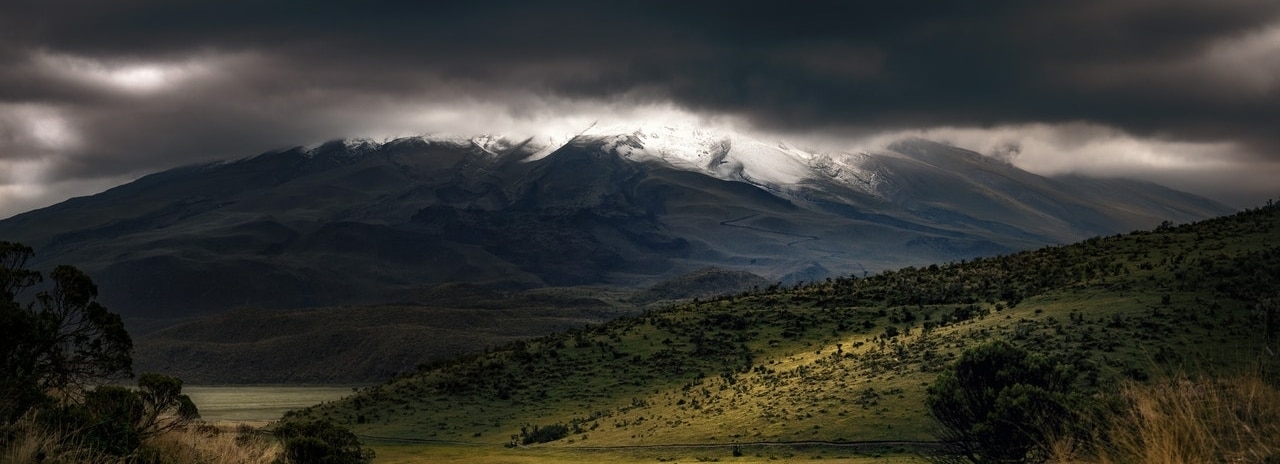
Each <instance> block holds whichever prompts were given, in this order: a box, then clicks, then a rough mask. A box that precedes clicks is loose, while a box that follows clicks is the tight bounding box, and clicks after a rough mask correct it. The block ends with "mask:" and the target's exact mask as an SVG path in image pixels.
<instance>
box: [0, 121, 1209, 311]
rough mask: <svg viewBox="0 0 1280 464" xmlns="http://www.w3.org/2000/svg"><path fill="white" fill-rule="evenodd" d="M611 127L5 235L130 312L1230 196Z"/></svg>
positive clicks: (1044, 226)
mask: <svg viewBox="0 0 1280 464" xmlns="http://www.w3.org/2000/svg"><path fill="white" fill-rule="evenodd" d="M604 130H605V129H600V128H594V127H593V128H591V129H588V130H586V131H583V132H582V133H580V134H577V135H575V136H572V137H566V138H563V139H561V140H563V142H559V141H556V140H550V141H548V140H542V139H534V138H522V139H506V138H503V137H497V136H484V137H468V138H449V137H440V138H430V137H412V138H401V139H394V140H390V141H386V142H373V141H362V140H345V141H344V140H339V141H332V142H327V143H324V144H321V145H319V146H316V147H312V148H305V147H294V148H290V149H285V150H275V151H269V152H265V153H262V154H259V155H255V156H251V157H246V158H241V159H238V160H231V161H220V162H215V163H206V164H202V165H193V166H186V167H181V168H176V169H172V170H168V171H164V172H160V173H155V174H151V175H148V176H144V177H142V178H140V179H138V180H137V181H135V182H132V183H129V184H125V185H122V186H119V187H115V188H112V189H109V190H107V191H105V192H103V193H100V194H98V195H93V196H89V197H80V198H75V199H71V200H68V201H66V202H63V203H60V204H58V205H54V206H51V207H48V208H43V209H40V210H35V211H31V212H27V213H23V214H19V215H17V216H14V217H11V218H9V219H6V220H3V221H0V238H3V239H6V240H13V241H21V242H25V243H27V244H29V245H32V246H33V247H35V248H36V250H37V262H36V263H35V265H36V266H49V265H51V264H52V263H74V264H76V265H78V266H81V267H82V268H84V269H85V270H86V271H87V272H89V273H90V275H92V276H93V277H94V278H95V280H96V281H98V282H99V285H100V286H101V287H102V290H103V291H102V295H103V300H104V302H105V303H106V304H108V305H109V307H112V308H113V309H114V310H117V311H120V312H121V313H123V314H125V315H126V317H132V318H158V319H164V318H182V317H188V316H192V315H201V314H211V313H214V312H218V311H222V310H226V309H229V308H232V307H237V306H255V307H281V308H296V307H309V306H331V305H334V304H370V303H383V302H389V301H401V300H402V299H403V298H405V297H406V295H411V294H413V292H414V289H415V288H418V287H422V286H430V285H436V284H441V283H446V282H473V283H478V284H481V285H496V286H499V287H508V286H515V287H519V288H538V287H546V286H575V285H613V286H621V287H627V288H643V287H645V286H647V285H652V284H654V283H657V282H660V281H663V280H665V279H669V278H672V277H674V276H677V275H682V274H685V273H688V272H692V271H694V270H696V269H701V268H705V267H708V266H715V267H723V268H726V269H731V270H737V271H743V272H750V273H753V274H756V275H760V276H764V277H765V278H768V279H774V280H788V281H790V280H812V279H821V278H825V277H831V276H838V275H848V274H855V273H866V272H875V271H879V270H883V269H891V268H896V267H901V266H906V265H920V264H928V263H933V262H945V261H950V260H956V259H965V258H971V257H974V256H983V255H989V254H994V253H1002V252H1009V251H1015V250H1019V249H1028V248H1032V247H1035V246H1039V245H1044V244H1053V243H1065V242H1069V241H1073V240H1078V239H1082V238H1087V237H1089V236H1094V235H1105V234H1110V233H1117V232H1123V231H1128V230H1133V229H1137V228H1142V227H1144V226H1145V227H1151V226H1154V225H1155V224H1158V223H1159V222H1161V221H1165V220H1169V221H1173V222H1186V221H1189V220H1194V219H1200V218H1204V217H1210V216H1214V215H1217V214H1223V213H1226V212H1229V211H1230V209H1229V208H1226V207H1223V206H1221V205H1218V204H1216V203H1213V202H1211V201H1208V200H1205V199H1202V198H1199V197H1194V196H1190V195H1185V194H1180V193H1178V192H1176V191H1172V190H1169V189H1165V188H1163V187H1158V186H1154V184H1151V185H1148V184H1142V183H1133V182H1125V181H1117V180H1108V179H1088V180H1084V178H1065V179H1066V180H1057V179H1056V178H1045V177H1042V176H1038V175H1035V174H1031V173H1028V172H1026V171H1022V170H1020V169H1017V168H1016V167H1014V166H1012V165H1009V164H1007V163H1002V162H999V161H997V160H993V159H990V158H987V157H984V156H982V155H980V154H977V153H974V152H970V151H967V150H962V149H957V148H955V147H950V146H947V145H943V144H937V143H934V142H929V141H926V140H923V139H911V140H906V141H903V142H899V143H897V144H894V145H891V146H890V147H888V148H886V149H885V150H883V151H882V152H858V153H817V152H812V151H806V150H802V149H799V148H795V147H792V146H789V145H786V144H780V143H778V144H769V143H764V142H759V141H756V140H753V139H750V138H748V137H745V136H742V135H740V134H728V135H725V134H719V133H714V132H710V131H700V130H699V129H686V128H679V127H674V126H660V127H658V128H653V127H649V128H641V129H638V130H631V131H624V132H621V133H607V132H602V131H604ZM558 143H563V145H559V146H557V144H558ZM1077 190H1080V191H1077ZM1107 195H1112V197H1108V196H1107ZM1121 197H1132V198H1134V199H1136V200H1135V201H1129V200H1128V199H1127V198H1121ZM788 283H790V282H788Z"/></svg>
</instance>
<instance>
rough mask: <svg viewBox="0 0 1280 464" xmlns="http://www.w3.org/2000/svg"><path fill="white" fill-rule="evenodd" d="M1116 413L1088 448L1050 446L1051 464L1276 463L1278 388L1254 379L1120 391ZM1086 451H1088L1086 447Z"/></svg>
mask: <svg viewBox="0 0 1280 464" xmlns="http://www.w3.org/2000/svg"><path fill="white" fill-rule="evenodd" d="M1120 395H1121V398H1122V400H1123V404H1124V406H1123V408H1122V409H1121V411H1120V412H1119V413H1118V414H1116V415H1114V416H1113V417H1111V418H1110V419H1109V423H1106V424H1102V425H1101V426H1099V427H1097V430H1098V440H1095V442H1094V444H1093V445H1091V446H1085V447H1083V448H1084V449H1081V447H1076V446H1073V445H1074V444H1073V443H1070V442H1065V441H1063V442H1059V443H1057V444H1056V445H1055V447H1054V448H1055V449H1056V451H1057V452H1058V456H1059V458H1058V459H1056V461H1058V462H1098V463H1104V464H1110V463H1140V464H1146V463H1151V464H1156V463H1160V464H1179V463H1206V462H1232V463H1234V462H1250V463H1253V462H1259V463H1261V462H1265V463H1280V388H1277V386H1276V385H1274V384H1272V383H1268V382H1266V381H1264V380H1263V379H1262V378H1261V377H1260V376H1257V375H1238V376H1230V377H1222V378H1215V377H1210V376H1202V377H1195V378H1193V377H1190V376H1186V375H1177V376H1173V377H1171V378H1169V379H1166V380H1163V381H1158V382H1153V383H1151V384H1146V385H1144V384H1138V383H1131V384H1128V385H1126V386H1125V387H1124V388H1123V389H1122V390H1121V393H1120ZM1090 448H1092V449H1090Z"/></svg>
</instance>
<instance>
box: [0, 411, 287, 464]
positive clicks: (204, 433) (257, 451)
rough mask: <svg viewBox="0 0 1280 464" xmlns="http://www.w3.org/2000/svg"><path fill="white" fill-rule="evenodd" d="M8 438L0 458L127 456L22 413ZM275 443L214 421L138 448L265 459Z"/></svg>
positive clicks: (205, 462) (189, 462)
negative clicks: (222, 427) (91, 444)
mask: <svg viewBox="0 0 1280 464" xmlns="http://www.w3.org/2000/svg"><path fill="white" fill-rule="evenodd" d="M9 431H11V432H12V433H11V435H10V437H11V438H12V439H11V440H10V441H8V442H7V443H0V464H34V463H40V464H127V463H129V462H134V459H131V458H129V457H119V456H111V455H107V454H103V453H101V452H97V451H95V450H92V449H89V448H85V447H81V446H77V445H76V444H75V443H74V441H73V440H71V439H70V437H68V436H66V435H64V434H62V433H59V432H51V431H49V430H46V429H43V428H41V427H39V426H37V425H36V421H35V420H34V419H32V418H29V417H28V418H24V419H22V420H20V421H18V422H17V423H16V424H13V425H12V426H11V428H10V429H9ZM280 453H281V448H280V444H279V443H278V442H277V441H275V440H273V439H271V438H270V437H266V436H260V435H258V434H257V433H252V429H241V430H237V431H220V430H218V429H216V428H214V427H196V426H193V427H188V428H186V429H178V430H172V431H169V432H167V433H165V434H162V435H159V436H156V437H152V438H150V439H148V440H147V441H146V442H144V443H143V445H142V447H141V448H140V449H139V450H138V452H137V455H138V457H143V459H142V460H144V461H147V462H160V463H172V464H270V463H273V462H276V458H277V457H278V456H279V455H280Z"/></svg>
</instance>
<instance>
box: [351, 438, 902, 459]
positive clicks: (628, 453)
mask: <svg viewBox="0 0 1280 464" xmlns="http://www.w3.org/2000/svg"><path fill="white" fill-rule="evenodd" d="M367 444H368V445H369V447H370V448H372V449H373V450H374V451H375V452H376V453H377V457H376V458H375V459H374V462H375V463H376V464H402V463H403V464H408V463H420V462H436V463H450V462H456V463H470V462H484V463H490V464H536V463H545V462H556V463H592V464H594V463H600V462H609V463H619V464H626V463H645V464H651V463H655V462H669V463H695V462H725V463H734V464H757V463H777V462H795V461H801V460H804V461H812V462H822V463H840V464H864V463H865V464H872V463H875V464H899V463H902V464H906V463H923V462H926V461H925V460H924V459H923V458H922V457H921V456H919V455H917V454H914V453H911V452H908V451H906V450H904V449H900V448H893V447H884V448H869V449H859V450H850V449H842V448H836V447H821V446H742V447H739V448H738V449H739V451H740V453H741V456H734V451H733V450H734V449H733V448H732V447H689V448H657V449H654V448H648V449H608V450H596V449H592V450H583V449H565V448H517V449H507V448H502V447H493V446H484V445H459V444H445V445H431V446H422V445H420V444H405V443H389V442H378V441H367Z"/></svg>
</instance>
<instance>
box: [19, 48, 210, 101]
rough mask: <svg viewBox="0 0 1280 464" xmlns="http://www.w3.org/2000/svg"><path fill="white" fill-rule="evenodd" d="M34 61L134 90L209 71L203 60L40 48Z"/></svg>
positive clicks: (56, 71) (67, 75) (69, 75)
mask: <svg viewBox="0 0 1280 464" xmlns="http://www.w3.org/2000/svg"><path fill="white" fill-rule="evenodd" d="M35 62H36V63H37V64H38V65H39V66H40V67H41V68H43V69H44V70H45V72H47V73H49V74H52V75H54V76H57V77H60V78H63V79H68V80H73V81H79V82H83V83H86V84H89V85H92V86H97V87H104V88H109V89H114V90H119V91H124V92H128V93H133V94H149V93H155V92H160V91H165V90H169V89H171V88H174V87H176V86H178V85H180V84H182V83H183V82H186V81H189V80H191V79H193V78H196V77H200V76H202V75H207V74H209V73H210V72H211V66H210V64H209V63H208V62H207V61H205V60H198V59H190V60H187V61H176V62H137V61H130V60H119V61H110V60H102V59H94V58H87V57H80V56H75V55H69V54H59V53H49V52H40V53H37V54H36V55H35Z"/></svg>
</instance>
